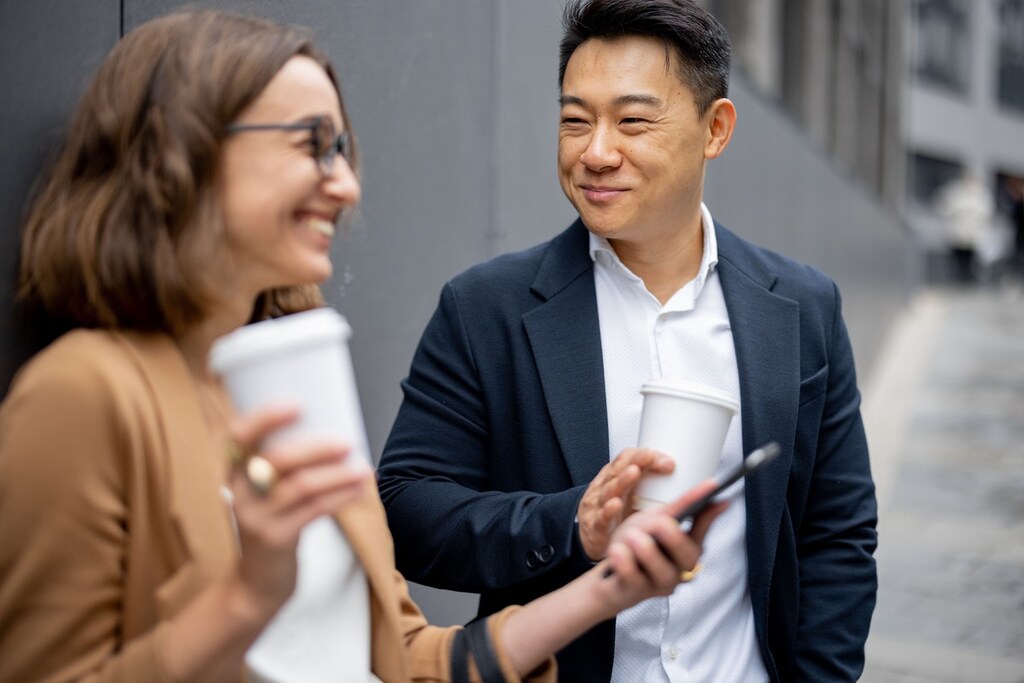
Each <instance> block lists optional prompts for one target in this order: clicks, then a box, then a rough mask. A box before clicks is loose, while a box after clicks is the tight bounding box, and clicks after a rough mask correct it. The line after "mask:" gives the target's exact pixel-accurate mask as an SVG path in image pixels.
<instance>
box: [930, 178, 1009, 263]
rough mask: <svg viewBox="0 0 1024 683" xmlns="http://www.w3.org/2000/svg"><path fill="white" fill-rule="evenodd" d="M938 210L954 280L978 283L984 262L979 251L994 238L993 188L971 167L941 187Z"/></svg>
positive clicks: (937, 197)
mask: <svg viewBox="0 0 1024 683" xmlns="http://www.w3.org/2000/svg"><path fill="white" fill-rule="evenodd" d="M935 212H936V213H937V214H938V216H939V217H940V218H941V219H942V220H943V223H944V225H945V234H946V244H947V245H948V246H949V257H950V263H951V266H952V268H953V273H952V274H953V279H954V280H955V281H956V282H959V283H968V282H974V281H975V280H976V279H977V278H978V275H979V269H980V268H981V264H980V263H979V252H982V251H984V249H985V247H986V245H987V244H988V243H990V242H991V240H992V238H993V223H992V221H993V218H994V217H995V200H994V199H993V196H992V191H991V190H990V189H989V188H988V187H987V186H986V185H985V184H984V183H983V182H981V180H980V179H979V178H978V176H977V175H976V174H975V173H974V172H973V171H971V170H970V169H965V170H964V172H963V173H962V174H961V175H960V177H958V178H955V179H953V180H951V181H950V182H949V183H947V184H946V185H944V186H942V187H941V188H940V189H939V192H938V194H937V195H936V198H935Z"/></svg>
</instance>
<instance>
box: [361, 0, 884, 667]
mask: <svg viewBox="0 0 1024 683" xmlns="http://www.w3.org/2000/svg"><path fill="white" fill-rule="evenodd" d="M564 25H565V33H564V37H563V40H562V51H561V64H560V84H561V104H562V107H561V122H560V126H559V142H558V170H559V178H560V181H561V185H562V188H563V190H564V191H565V193H566V196H567V197H568V198H569V200H570V201H571V202H572V204H573V205H574V206H575V207H576V209H577V211H578V213H579V217H580V218H579V220H578V221H576V222H575V223H574V224H573V225H572V226H570V227H569V229H568V230H566V231H565V232H563V233H562V234H560V235H559V236H557V237H555V238H554V239H553V240H551V241H550V242H548V243H546V244H543V245H540V246H538V247H535V248H533V249H530V250H527V251H524V252H522V253H518V254H512V255H507V256H503V257H499V258H497V259H494V260H493V261H491V262H489V263H485V264H483V265H481V266H477V267H475V268H472V269H470V270H469V271H467V272H466V273H464V274H462V275H460V276H458V277H456V278H455V279H454V280H452V281H451V282H449V283H448V284H447V285H446V286H445V287H444V290H443V292H442V294H441V301H440V304H439V307H438V309H437V311H436V313H435V315H434V317H433V319H432V320H431V321H430V323H429V325H428V326H427V329H426V331H425V332H424V334H423V338H422V340H421V343H420V346H419V348H418V350H417V352H416V356H415V358H414V360H413V364H412V368H411V371H410V375H409V378H408V379H407V380H406V381H405V382H404V383H403V388H404V392H405V400H404V402H403V405H402V407H401V410H400V412H399V415H398V418H397V421H396V423H395V426H394V429H393V431H392V433H391V437H390V439H389V440H388V443H387V446H386V447H385V451H384V456H383V460H382V462H381V466H380V488H381V494H382V496H383V498H384V501H385V504H386V506H387V509H388V518H389V522H390V524H391V527H392V530H393V532H394V535H395V539H396V547H397V549H398V566H399V568H400V569H401V570H402V572H404V573H405V575H406V576H407V577H408V578H410V579H412V580H414V581H419V582H422V583H425V584H429V585H433V586H437V587H441V588H448V589H454V590H463V591H474V592H479V593H480V594H481V601H480V611H481V613H482V614H488V613H491V612H493V611H495V610H497V609H498V608H500V607H501V606H503V605H506V604H509V603H513V602H523V601H525V600H529V599H530V598H532V597H534V596H536V595H539V594H541V593H544V592H546V591H549V590H551V589H552V588H554V587H556V586H559V585H562V584H563V583H565V582H566V581H568V580H569V579H571V578H572V577H574V576H576V575H577V574H579V573H580V572H581V571H583V570H585V569H586V568H587V567H589V566H590V565H591V563H592V562H593V561H595V560H598V559H600V558H601V557H602V556H603V553H604V550H605V545H606V544H607V535H608V532H609V530H610V529H611V528H613V527H614V526H615V524H616V523H617V522H618V521H619V520H621V518H622V516H623V515H624V514H626V512H627V511H628V509H629V507H630V506H629V502H628V498H629V495H630V493H631V491H632V489H633V487H634V485H635V483H636V481H637V479H638V477H639V476H640V473H641V471H665V469H666V467H667V466H666V464H665V462H664V460H663V459H660V458H656V457H654V456H652V454H651V453H650V452H648V451H638V450H633V449H629V448H628V447H629V446H632V445H635V439H636V435H637V429H638V424H639V412H640V407H641V396H640V393H639V389H640V386H641V384H642V383H643V382H644V381H646V380H647V379H650V378H651V377H654V376H665V377H670V378H680V379H689V380H693V381H697V382H700V383H702V384H707V385H711V386H714V387H717V388H718V389H720V390H724V391H727V392H729V393H730V394H731V395H733V396H734V397H736V398H737V399H738V400H739V402H740V403H741V409H740V416H739V417H737V418H735V419H734V420H733V423H732V425H731V426H730V429H729V433H728V436H727V438H726V443H725V447H724V448H723V452H722V460H721V463H720V464H719V470H720V471H724V470H725V469H727V468H728V467H729V466H730V465H732V464H735V463H737V462H739V461H740V459H741V458H742V457H743V454H744V453H749V452H750V451H752V450H753V449H754V448H756V447H757V446H759V445H761V444H763V443H765V442H768V441H777V442H779V443H780V444H781V445H782V449H783V454H782V455H781V456H780V457H779V458H778V460H776V461H775V462H773V463H771V464H770V465H768V466H767V467H766V468H765V469H764V470H763V471H761V472H759V473H757V474H756V475H754V476H753V477H751V478H750V480H749V481H747V482H746V484H745V486H744V484H742V483H739V484H737V485H736V486H735V487H733V488H731V489H730V490H729V491H728V492H727V493H728V494H729V495H728V498H729V499H730V500H731V504H730V506H729V508H728V510H727V511H726V512H725V513H723V514H722V516H721V517H720V518H719V519H718V521H717V522H716V525H715V528H714V529H713V530H712V532H711V533H710V534H709V536H708V537H707V538H706V539H705V544H704V560H703V562H704V569H703V571H702V572H701V573H700V574H699V575H697V576H696V578H695V579H694V580H693V581H692V582H689V583H683V584H681V585H680V586H679V588H678V589H677V590H676V591H675V592H674V594H673V595H671V596H670V597H667V598H659V599H654V600H650V601H647V602H645V603H642V604H641V605H639V606H637V607H636V608H634V609H633V610H631V611H629V612H626V613H624V614H622V615H620V616H619V618H618V619H617V620H616V621H615V622H614V623H612V622H608V623H606V624H604V625H602V626H600V627H598V628H595V629H594V630H592V631H591V632H589V633H588V634H587V635H586V636H584V637H583V638H581V639H580V640H578V641H577V642H576V643H574V644H573V645H571V646H569V647H568V648H566V649H565V650H564V651H563V652H562V653H561V654H560V655H559V663H560V674H561V679H562V680H569V681H588V682H589V681H607V680H614V681H623V682H626V681H628V682H633V681H684V680H686V681H722V682H729V683H734V682H736V681H767V680H771V681H794V680H796V681H830V682H831V681H844V680H848V681H853V680H856V679H857V678H858V676H859V675H860V672H861V669H862V667H863V646H864V641H865V638H866V636H867V631H868V626H869V622H870V619H871V613H872V610H873V608H874V602H875V589H876V575H875V565H874V560H873V558H872V553H873V552H874V548H875V544H876V534H875V518H876V508H875V498H874V486H873V484H872V481H871V475H870V470H869V466H868V454H867V446H866V442H865V438H864V431H863V427H862V424H861V419H860V414H859V402H860V399H859V393H858V390H857V386H856V379H855V373H854V366H853V357H852V352H851V349H850V343H849V339H848V337H847V333H846V329H845V326H844V324H843V321H842V317H841V314H840V304H839V295H838V292H837V290H836V287H835V285H834V284H833V283H832V282H831V281H830V280H828V279H827V278H826V277H824V276H823V275H821V274H820V273H818V272H816V271H814V270H812V269H810V268H808V267H805V266H801V265H799V264H796V263H794V262H792V261H790V260H787V259H785V258H783V257H781V256H778V255H776V254H773V253H770V252H768V251H765V250H763V249H760V248H758V247H755V246H753V245H751V244H749V243H747V242H745V241H743V240H741V239H740V238H739V237H737V236H736V235H734V234H733V233H731V232H729V231H728V230H726V229H725V228H724V227H722V226H721V225H719V224H716V223H714V221H713V220H712V218H711V214H710V212H709V210H708V209H707V207H706V206H704V204H703V203H702V193H703V184H704V171H705V164H706V163H707V161H708V160H710V159H714V158H716V157H718V156H719V155H720V154H721V153H722V152H723V151H724V150H725V148H726V146H727V145H728V143H729V139H730V137H731V135H732V132H733V127H734V124H735V120H736V113H735V109H734V107H733V104H732V102H730V101H729V100H728V99H726V94H727V86H728V73H729V49H730V48H729V41H728V37H727V36H726V35H725V32H724V30H723V29H722V27H721V26H720V25H719V24H718V22H717V21H715V20H714V19H713V18H712V17H711V16H710V15H708V14H707V13H706V12H705V11H704V10H702V9H701V8H700V7H699V6H697V5H696V4H694V3H693V2H690V1H689V0H592V1H591V2H587V1H586V0H574V1H572V2H570V4H569V6H568V7H567V8H566V13H565V18H564ZM620 452H622V454H621V455H620V456H619V457H618V458H616V459H614V460H613V461H612V462H611V463H609V459H610V458H612V457H614V456H615V455H616V454H618V453H620ZM685 578H689V577H685Z"/></svg>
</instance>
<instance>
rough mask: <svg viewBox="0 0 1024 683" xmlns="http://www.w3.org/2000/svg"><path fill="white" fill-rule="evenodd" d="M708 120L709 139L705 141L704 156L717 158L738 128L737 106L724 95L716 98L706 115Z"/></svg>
mask: <svg viewBox="0 0 1024 683" xmlns="http://www.w3.org/2000/svg"><path fill="white" fill-rule="evenodd" d="M704 116H705V120H706V121H707V126H708V129H707V139H706V141H705V143H704V158H705V159H715V158H717V157H718V156H719V155H720V154H721V153H722V152H724V151H725V148H726V147H727V146H728V145H729V140H731V139H732V132H733V130H734V129H735V128H736V106H735V105H733V103H732V101H731V100H727V99H725V98H724V97H723V98H721V99H717V100H715V101H714V102H713V103H712V104H711V107H710V108H709V109H708V112H707V113H706V114H705V115H704Z"/></svg>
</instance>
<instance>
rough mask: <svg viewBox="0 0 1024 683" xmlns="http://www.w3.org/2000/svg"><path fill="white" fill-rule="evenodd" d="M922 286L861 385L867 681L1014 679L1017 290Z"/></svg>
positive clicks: (1018, 623) (1023, 556)
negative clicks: (873, 542)
mask: <svg viewBox="0 0 1024 683" xmlns="http://www.w3.org/2000/svg"><path fill="white" fill-rule="evenodd" d="M1006 294H1007V293H1006V292H1005V291H1000V290H998V289H995V288H992V287H985V286H975V287H968V288H959V289H957V288H952V287H949V286H933V287H929V288H926V289H924V290H923V291H922V292H921V293H919V294H918V295H917V296H916V297H915V299H914V301H913V302H912V304H911V306H910V307H909V311H908V314H907V315H906V316H905V317H904V318H903V319H902V320H901V321H900V323H898V324H897V326H896V327H895V329H894V331H893V333H892V337H891V338H890V340H889V341H888V343H887V345H886V350H885V353H884V354H883V357H882V358H881V359H880V360H879V362H878V364H877V367H876V369H875V371H874V372H873V373H872V375H870V376H869V377H867V378H865V379H864V380H863V381H862V387H863V389H864V419H865V424H866V428H867V430H868V439H869V442H870V444H871V449H872V466H873V469H874V473H875V478H876V482H877V484H878V495H879V505H880V517H879V550H878V553H877V555H876V557H877V559H878V569H879V593H878V607H877V609H876V611H875V616H874V620H873V623H872V632H871V636H870V638H869V640H868V659H867V667H866V670H865V673H864V676H863V678H862V679H861V680H862V681H864V682H866V683H924V682H926V681H927V682H929V683H947V682H948V683H965V682H970V683H1024V297H1021V296H1019V295H1018V296H1013V297H1011V296H1007V295H1006Z"/></svg>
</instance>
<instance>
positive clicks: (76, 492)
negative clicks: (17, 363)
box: [0, 342, 170, 683]
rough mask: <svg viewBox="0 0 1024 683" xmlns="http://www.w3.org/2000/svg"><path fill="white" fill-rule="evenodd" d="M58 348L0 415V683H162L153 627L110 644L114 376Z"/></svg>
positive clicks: (117, 458)
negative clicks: (108, 682)
mask: <svg viewBox="0 0 1024 683" xmlns="http://www.w3.org/2000/svg"><path fill="white" fill-rule="evenodd" d="M57 344H58V345H59V344H60V342H58V343H57ZM66 350H67V345H61V346H60V348H58V349H57V350H56V351H55V350H54V349H53V347H51V348H50V349H48V350H47V351H44V352H43V353H42V354H41V355H40V356H38V357H37V358H36V359H35V360H33V361H32V362H31V363H30V364H29V366H27V367H26V368H25V369H24V370H23V371H22V373H21V376H20V377H19V378H18V379H17V381H16V383H15V386H14V387H13V389H12V391H11V393H10V394H9V396H8V397H7V399H6V400H5V402H4V403H3V405H2V406H0V538H2V539H4V540H3V543H0V615H2V618H0V683H8V682H12V683H13V682H15V681H17V682H18V683H28V682H32V681H68V680H75V681H89V682H96V683H99V682H103V681H142V680H145V681H154V682H156V683H162V682H164V681H170V678H169V676H168V673H167V671H166V668H165V665H164V661H163V655H162V653H163V652H164V642H165V640H166V628H165V625H162V624H158V625H157V626H156V627H155V628H153V629H151V630H150V631H149V632H147V633H146V634H144V635H143V636H141V637H138V638H134V639H132V640H130V641H128V642H123V639H122V637H121V631H122V619H123V615H122V608H123V600H124V595H123V593H124V583H123V575H124V572H125V564H126V554H125V541H126V538H127V535H128V534H129V533H130V532H131V530H130V529H129V528H128V526H129V525H128V524H127V520H128V502H127V495H126V491H125V483H124V482H125V475H124V471H123V470H124V467H126V466H127V465H126V462H127V457H128V454H127V453H126V450H127V449H128V448H129V446H130V444H131V439H130V435H129V433H128V431H127V430H126V428H125V425H124V419H123V415H122V414H121V412H120V411H119V402H120V401H122V400H123V396H121V395H120V394H119V392H118V386H117V385H118V377H117V373H116V372H115V373H111V372H109V370H110V367H109V365H108V364H105V363H102V362H96V361H97V359H94V358H90V357H88V356H84V355H82V354H76V353H67V352H66Z"/></svg>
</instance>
